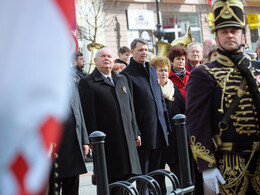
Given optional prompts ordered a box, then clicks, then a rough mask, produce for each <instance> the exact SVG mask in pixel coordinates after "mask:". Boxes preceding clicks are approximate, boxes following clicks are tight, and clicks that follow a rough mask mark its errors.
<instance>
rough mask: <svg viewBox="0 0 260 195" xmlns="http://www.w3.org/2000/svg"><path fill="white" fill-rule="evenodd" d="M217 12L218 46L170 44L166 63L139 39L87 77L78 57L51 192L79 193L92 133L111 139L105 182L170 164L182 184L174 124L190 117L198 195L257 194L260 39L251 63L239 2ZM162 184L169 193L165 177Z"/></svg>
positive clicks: (103, 55) (107, 54)
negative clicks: (176, 119) (150, 54)
mask: <svg viewBox="0 0 260 195" xmlns="http://www.w3.org/2000/svg"><path fill="white" fill-rule="evenodd" d="M226 7H228V8H229V10H233V11H232V12H231V11H229V12H228V13H226V12H224V11H222V9H224V8H226ZM213 9H214V18H215V19H216V20H215V21H214V28H213V32H215V37H216V38H215V40H213V39H209V40H206V41H204V42H203V44H202V43H198V42H192V43H190V44H189V45H188V47H187V48H184V47H183V46H178V45H176V46H173V47H172V48H171V49H170V51H169V55H168V56H155V57H154V58H152V59H150V60H148V59H147V56H148V43H147V42H146V40H144V39H141V38H136V39H134V40H133V41H132V43H131V45H130V48H127V47H122V48H120V49H119V54H118V56H119V57H118V58H117V59H115V58H114V56H113V55H112V52H111V50H110V49H109V48H107V47H104V48H101V49H100V50H98V51H97V52H96V54H95V58H94V62H95V65H96V68H95V69H94V71H93V72H92V73H90V74H86V73H83V65H84V57H83V55H82V53H80V52H77V53H75V54H74V62H73V63H74V64H73V65H74V66H73V68H72V69H73V81H72V82H71V83H69V86H70V88H71V114H70V116H69V118H68V120H67V122H66V123H65V131H64V135H63V140H62V143H61V146H60V150H59V152H58V157H57V159H56V162H58V164H59V167H58V168H57V167H55V166H54V167H53V173H55V171H57V172H58V178H57V181H58V185H57V186H56V187H55V186H52V187H50V189H52V190H59V189H60V186H61V188H62V192H63V194H77V191H78V187H79V182H78V181H79V175H80V174H82V173H84V172H86V171H87V170H86V167H84V156H86V155H87V154H88V153H89V151H90V150H89V144H90V143H89V140H88V134H90V133H92V132H93V131H96V130H99V131H103V132H104V133H105V134H106V139H105V155H106V165H107V173H108V181H109V183H113V182H115V181H119V180H127V179H129V178H130V177H132V176H136V175H142V174H147V173H149V172H151V171H153V170H157V169H164V168H165V165H166V164H168V165H169V167H170V170H171V171H172V172H173V173H175V174H176V176H177V177H178V178H181V175H180V166H181V165H180V164H181V162H179V160H178V150H177V140H176V132H175V125H174V124H173V121H172V120H171V119H172V118H173V117H174V116H175V115H176V114H185V115H186V117H187V119H186V128H187V132H188V138H187V143H188V144H189V148H190V157H191V159H190V162H191V167H192V170H193V182H194V183H195V194H203V193H204V194H218V193H221V194H259V193H260V183H259V181H260V180H259V172H260V156H259V150H260V140H259V139H260V137H259V132H260V127H259V125H260V124H259V121H260V111H259V110H260V89H259V83H260V81H259V80H260V62H257V61H260V39H259V41H258V42H257V48H256V55H255V56H256V58H254V59H253V58H252V57H251V56H252V55H251V56H249V55H248V54H246V52H245V50H244V48H243V46H244V45H245V30H244V29H245V24H244V22H243V21H244V15H243V5H242V3H241V0H234V1H232V2H231V1H230V4H226V2H225V1H216V2H215V4H214V6H213ZM222 14H226V15H227V14H230V15H231V16H230V17H221V16H222ZM130 56H131V57H130ZM93 155H95V154H93ZM192 156H193V157H194V159H193V158H192ZM54 175H55V174H54ZM52 179H53V178H52ZM156 179H157V181H158V183H159V184H160V187H161V191H162V194H166V187H165V181H164V178H156ZM50 183H53V182H50ZM202 183H203V187H201V186H202ZM62 184H63V185H62ZM117 193H118V191H117V190H114V191H112V192H111V194H117ZM147 194H149V189H147Z"/></svg>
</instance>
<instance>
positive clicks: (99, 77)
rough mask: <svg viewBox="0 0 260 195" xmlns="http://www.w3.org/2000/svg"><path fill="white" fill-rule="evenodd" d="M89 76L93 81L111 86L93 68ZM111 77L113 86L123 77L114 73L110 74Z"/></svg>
mask: <svg viewBox="0 0 260 195" xmlns="http://www.w3.org/2000/svg"><path fill="white" fill-rule="evenodd" d="M91 74H92V76H93V78H94V80H95V81H104V82H105V83H106V84H109V85H111V83H110V82H109V81H108V80H107V79H105V77H104V76H103V75H102V74H101V73H100V72H99V71H98V69H97V68H95V69H94V70H93V72H92V73H91ZM111 76H112V78H113V81H114V84H115V85H116V83H117V81H118V79H120V78H122V77H123V75H120V74H117V73H115V72H114V71H112V72H111Z"/></svg>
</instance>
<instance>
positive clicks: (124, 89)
mask: <svg viewBox="0 0 260 195" xmlns="http://www.w3.org/2000/svg"><path fill="white" fill-rule="evenodd" d="M123 91H124V92H125V94H126V87H125V86H124V87H123Z"/></svg>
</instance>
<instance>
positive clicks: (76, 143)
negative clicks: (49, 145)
mask: <svg viewBox="0 0 260 195" xmlns="http://www.w3.org/2000/svg"><path fill="white" fill-rule="evenodd" d="M69 85H70V89H71V91H70V92H71V93H70V94H71V97H70V98H71V100H70V101H71V103H70V105H71V106H70V114H69V117H68V119H67V121H66V122H65V124H64V131H63V135H62V141H61V145H60V148H59V152H58V158H57V160H56V162H57V163H58V168H57V172H58V174H59V176H58V177H59V178H64V177H73V176H76V175H80V174H83V173H86V172H87V169H86V165H85V161H84V154H83V150H82V145H83V144H84V145H86V144H89V139H88V134H87V129H86V126H85V121H84V118H83V112H82V108H81V103H80V98H79V92H78V88H77V84H76V83H75V82H73V81H72V82H71V83H70V84H69Z"/></svg>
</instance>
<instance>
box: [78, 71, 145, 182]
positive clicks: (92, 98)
mask: <svg viewBox="0 0 260 195" xmlns="http://www.w3.org/2000/svg"><path fill="white" fill-rule="evenodd" d="M112 78H113V81H114V84H115V86H113V85H111V84H110V83H109V81H108V80H107V79H105V78H104V76H103V75H102V74H101V73H100V72H99V71H98V70H97V68H96V69H95V70H94V71H93V72H92V73H91V74H90V75H89V76H87V77H85V78H83V79H81V80H80V82H79V92H80V98H81V102H82V108H83V112H84V118H85V121H86V125H87V129H88V132H89V133H91V132H93V131H96V130H99V131H103V132H104V133H105V134H106V139H105V152H106V163H107V170H108V178H109V182H113V181H116V180H118V179H120V178H122V177H124V176H127V175H138V174H141V168H140V163H139V158H138V154H137V149H136V145H135V140H136V139H137V136H138V135H137V128H138V127H137V124H136V119H135V113H134V108H133V103H132V99H131V95H130V90H129V86H128V82H127V79H126V78H125V77H124V76H123V75H118V74H116V73H115V72H112ZM94 155H95V154H94Z"/></svg>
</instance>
